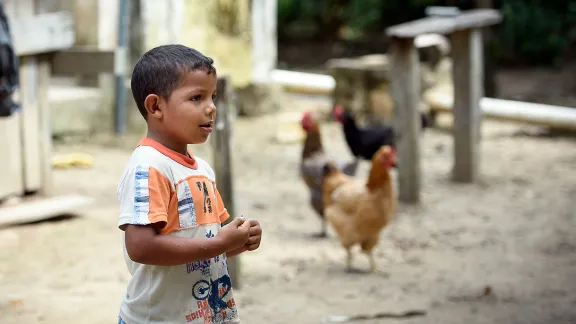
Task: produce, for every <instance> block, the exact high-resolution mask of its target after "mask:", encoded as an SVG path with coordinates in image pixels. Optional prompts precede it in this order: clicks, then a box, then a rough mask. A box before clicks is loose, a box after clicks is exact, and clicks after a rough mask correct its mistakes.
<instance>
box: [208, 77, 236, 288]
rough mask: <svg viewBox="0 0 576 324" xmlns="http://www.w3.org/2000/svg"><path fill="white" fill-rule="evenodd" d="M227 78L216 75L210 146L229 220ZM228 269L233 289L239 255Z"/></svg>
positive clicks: (231, 204) (231, 197) (231, 201)
mask: <svg viewBox="0 0 576 324" xmlns="http://www.w3.org/2000/svg"><path fill="white" fill-rule="evenodd" d="M228 86H229V85H228V78H227V77H225V76H224V77H218V85H217V93H218V100H217V102H216V107H217V113H216V127H215V131H214V134H213V135H212V139H211V140H212V148H213V154H214V159H213V160H214V172H215V173H216V186H217V187H218V191H219V192H220V195H221V196H222V200H223V202H224V206H226V209H228V213H229V214H230V219H229V220H228V221H227V222H226V223H228V222H230V221H231V220H232V219H233V218H234V217H235V216H236V214H235V208H234V207H235V206H234V187H233V181H232V157H231V152H230V127H231V125H230V113H229V109H230V101H229V100H230V99H229V96H228V94H229V92H228ZM227 262H228V271H229V272H230V278H231V280H232V283H233V285H234V288H235V289H239V288H240V286H241V285H240V260H239V256H236V257H231V258H228V260H227Z"/></svg>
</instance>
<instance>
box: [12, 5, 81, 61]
mask: <svg viewBox="0 0 576 324" xmlns="http://www.w3.org/2000/svg"><path fill="white" fill-rule="evenodd" d="M9 20H10V22H9V23H10V30H11V34H12V41H13V43H14V49H15V51H16V55H18V56H24V55H35V54H41V53H48V52H54V51H59V50H63V49H67V48H70V47H72V45H74V19H73V16H72V13H70V12H66V11H60V12H51V13H44V14H38V15H35V16H27V17H26V16H12V17H9Z"/></svg>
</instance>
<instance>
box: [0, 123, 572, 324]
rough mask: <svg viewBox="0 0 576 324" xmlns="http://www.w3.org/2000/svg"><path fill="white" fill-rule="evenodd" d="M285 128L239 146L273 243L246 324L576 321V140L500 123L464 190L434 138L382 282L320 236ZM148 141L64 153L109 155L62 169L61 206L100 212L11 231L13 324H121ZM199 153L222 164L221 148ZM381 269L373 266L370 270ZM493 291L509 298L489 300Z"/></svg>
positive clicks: (9, 304)
mask: <svg viewBox="0 0 576 324" xmlns="http://www.w3.org/2000/svg"><path fill="white" fill-rule="evenodd" d="M275 120H276V119H275V118H274V117H266V118H262V119H258V120H245V119H241V120H238V121H237V123H236V128H235V130H234V133H233V135H234V138H235V141H234V149H235V151H234V159H235V160H234V161H235V165H234V172H235V175H236V178H235V182H236V196H237V211H238V212H239V213H243V214H244V215H245V216H247V217H254V218H257V219H259V220H260V221H261V222H262V225H263V228H264V231H265V235H264V238H263V244H262V246H261V249H260V250H259V251H257V252H254V253H252V254H250V255H245V256H243V257H242V266H243V276H242V280H243V287H242V289H241V290H240V291H238V292H237V299H238V300H239V303H240V311H241V316H242V317H243V319H244V320H245V322H246V323H258V324H260V323H271V324H280V323H302V324H306V323H319V322H320V319H321V318H322V317H323V316H325V315H344V314H357V313H374V312H381V311H394V312H402V311H404V310H406V309H409V308H424V309H427V310H428V315H427V316H426V317H418V318H412V319H409V320H404V321H398V320H379V321H375V320H373V321H365V322H364V323H367V324H370V323H396V322H398V323H400V322H402V323H443V324H461V323H466V324H473V323H507V324H513V323H514V324H530V323H533V324H544V323H556V324H561V323H575V322H576V307H575V306H576V279H574V278H576V220H575V217H576V172H575V171H576V141H575V139H574V138H554V137H553V138H545V137H537V136H528V135H523V134H518V132H517V130H518V127H516V126H506V125H501V124H496V123H493V122H486V123H485V124H484V129H483V136H484V137H483V143H482V173H483V179H482V180H481V181H480V183H479V184H476V185H455V184H452V183H450V182H449V181H448V180H447V179H448V174H449V171H450V168H451V138H450V137H449V136H448V135H447V134H446V133H444V132H441V131H438V130H433V131H429V132H427V133H426V134H425V135H424V137H423V145H422V147H423V157H424V159H423V170H424V176H425V178H424V192H423V203H422V205H421V206H419V207H409V206H403V205H402V206H401V207H400V211H399V214H398V217H397V219H396V220H395V222H394V223H393V225H392V226H391V227H390V228H389V229H388V230H386V231H385V232H384V233H383V234H382V240H381V242H380V245H379V246H378V248H377V263H378V266H379V272H378V273H377V274H373V275H372V274H364V273H356V274H350V273H345V272H344V251H343V250H342V249H341V248H340V246H339V244H338V241H337V239H336V237H335V236H334V234H333V233H332V234H331V236H330V238H329V239H326V240H315V239H312V238H310V237H309V234H311V233H314V232H316V231H317V230H318V229H319V222H318V219H317V217H316V216H315V215H314V213H313V211H312V210H311V209H310V208H309V207H308V204H307V199H308V196H307V195H308V194H307V191H306V190H305V187H304V184H303V183H302V182H301V181H300V180H299V178H298V174H297V170H298V168H297V166H298V163H299V154H300V144H290V145H286V144H283V145H282V144H278V143H275V142H274V140H273V135H274V129H275V125H274V124H273V123H274V122H275ZM268 122H270V123H271V124H267V123H268ZM323 131H324V134H325V135H324V136H325V145H326V147H327V149H328V150H329V152H331V153H332V154H334V155H339V156H349V152H348V149H347V148H346V146H345V143H344V141H343V138H342V134H341V131H340V129H339V127H338V125H335V124H326V125H324V126H323ZM137 139H138V137H126V138H123V139H122V140H117V141H115V145H114V147H111V145H110V141H100V143H102V142H108V143H107V144H106V143H104V144H99V145H97V144H91V145H88V146H87V145H83V146H73V145H57V146H56V151H57V152H75V151H82V152H88V153H91V154H93V155H94V157H95V164H94V166H93V167H92V168H89V169H67V170H58V171H56V173H55V178H56V179H55V182H56V185H57V188H58V189H57V190H58V192H61V193H64V192H79V193H83V194H87V195H90V196H93V197H95V198H96V199H97V201H98V203H97V204H96V205H95V206H92V207H90V208H89V209H88V210H86V211H84V213H83V214H82V216H81V217H78V218H75V219H72V220H67V221H61V222H50V223H41V224H35V225H28V226H21V227H13V228H10V229H4V230H0V247H1V249H0V284H1V286H0V287H1V288H0V323H2V324H21V323H47V324H56V323H75V324H102V323H115V321H116V316H117V312H118V305H119V302H120V298H121V295H122V293H123V291H124V288H125V284H126V282H127V280H128V277H129V274H128V271H127V269H126V267H125V265H124V261H123V259H122V254H121V241H120V232H119V230H118V229H117V228H116V220H117V202H116V192H115V191H116V185H117V181H118V179H119V176H120V174H121V172H122V169H123V166H124V163H125V161H126V160H127V159H128V157H129V154H130V150H131V149H132V147H133V146H134V145H135V143H136V141H137ZM195 151H196V154H198V155H200V156H203V157H206V158H208V159H209V157H210V152H209V151H208V150H207V148H206V147H200V148H197V149H195ZM209 160H210V159H209ZM367 167H368V165H366V164H364V165H363V168H362V169H361V172H360V174H361V176H364V173H365V172H366V171H367ZM259 173H260V174H259ZM367 266H368V263H367V260H366V259H365V258H364V256H363V255H361V254H358V256H357V258H356V267H357V268H360V269H366V268H367ZM486 287H490V288H491V289H492V292H493V293H492V294H491V295H489V296H485V297H478V296H481V295H482V293H483V292H484V290H485V289H486Z"/></svg>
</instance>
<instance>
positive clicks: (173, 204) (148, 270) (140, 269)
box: [118, 45, 262, 324]
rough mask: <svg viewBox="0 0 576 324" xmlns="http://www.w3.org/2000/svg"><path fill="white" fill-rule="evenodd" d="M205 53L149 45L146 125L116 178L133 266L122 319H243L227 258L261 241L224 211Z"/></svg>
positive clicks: (138, 83) (140, 88) (130, 323)
mask: <svg viewBox="0 0 576 324" xmlns="http://www.w3.org/2000/svg"><path fill="white" fill-rule="evenodd" d="M212 64H213V61H212V59H211V58H209V57H206V56H204V55H202V54H201V53H199V52H198V51H196V50H194V49H191V48H188V47H185V46H182V45H166V46H160V47H156V48H154V49H151V50H150V51H148V52H147V53H145V54H144V55H143V56H142V57H141V58H140V60H139V61H138V62H137V63H136V66H135V67H134V72H133V73H132V94H133V96H134V100H135V101H136V104H137V105H138V109H139V110H140V113H141V114H142V116H143V117H144V119H145V120H146V122H147V124H148V134H147V135H146V137H145V138H144V139H142V140H141V141H140V143H139V145H138V147H137V148H136V149H135V151H134V153H133V154H132V157H131V158H130V160H129V162H128V165H127V167H126V169H125V171H124V174H123V175H122V179H121V182H120V185H119V186H118V199H119V200H120V209H121V211H120V221H119V224H118V225H119V227H120V229H121V230H123V231H124V233H123V235H124V259H125V261H126V265H127V266H128V270H129V271H130V273H131V274H132V278H131V280H130V283H129V284H128V289H127V291H126V294H125V295H124V298H123V300H122V305H121V308H120V315H119V323H127V324H156V323H162V324H176V323H186V324H188V323H193V324H195V323H203V324H204V323H240V321H239V318H238V310H237V308H236V303H235V301H234V296H233V294H232V283H231V282H230V276H229V274H228V269H227V264H226V258H227V257H231V256H234V255H238V254H240V253H242V252H244V251H253V250H255V249H257V248H258V247H259V245H260V238H261V233H262V230H261V228H260V224H259V223H258V222H257V221H255V220H246V219H244V218H235V219H234V220H232V221H231V222H230V223H229V224H228V225H226V226H224V227H222V225H221V224H222V222H224V221H226V220H227V219H228V218H229V215H228V212H227V211H226V208H225V207H224V205H223V203H222V199H221V197H220V194H219V193H218V189H217V188H216V182H215V177H214V171H213V170H212V168H211V167H210V165H208V163H207V162H206V161H204V160H202V159H200V158H198V157H196V156H193V155H192V153H189V152H188V151H187V145H188V144H200V143H204V142H205V141H206V140H207V139H208V135H209V134H210V132H211V131H212V128H213V126H214V120H215V115H216V106H215V105H214V100H215V98H216V69H215V68H214V66H213V65H212Z"/></svg>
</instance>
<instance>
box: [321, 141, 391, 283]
mask: <svg viewBox="0 0 576 324" xmlns="http://www.w3.org/2000/svg"><path fill="white" fill-rule="evenodd" d="M395 163H396V153H395V151H394V149H393V148H392V147H391V146H389V145H385V146H382V147H381V148H380V149H379V150H378V151H377V152H376V153H375V154H374V156H373V157H372V166H371V168H370V173H369V176H368V179H367V180H360V179H357V178H354V177H350V176H347V175H345V174H343V173H342V172H341V171H340V170H339V169H338V166H337V165H335V164H334V163H331V162H329V163H327V164H326V166H325V167H324V180H323V182H322V194H323V197H324V200H325V202H326V207H325V209H324V215H325V218H326V220H327V221H328V222H329V223H330V225H332V227H333V228H334V230H335V231H336V233H337V235H338V238H339V240H340V243H341V244H342V246H343V247H344V248H345V249H346V252H347V257H348V258H347V266H348V270H349V271H350V270H351V269H352V253H351V248H352V247H353V246H354V245H356V244H359V245H360V247H361V248H362V251H363V252H364V253H366V254H367V255H368V258H369V260H370V270H371V271H372V272H375V271H376V263H375V261H374V257H373V255H372V250H373V249H374V247H375V246H376V245H377V244H378V240H379V237H380V232H381V231H382V230H383V229H384V228H385V227H386V226H387V225H388V224H389V223H390V221H391V220H392V218H393V217H394V215H395V213H396V197H395V194H394V189H393V186H392V181H391V176H390V168H391V167H392V166H393V165H394V164H395Z"/></svg>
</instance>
